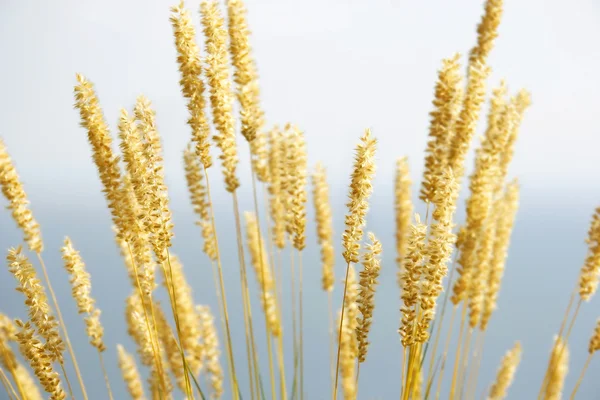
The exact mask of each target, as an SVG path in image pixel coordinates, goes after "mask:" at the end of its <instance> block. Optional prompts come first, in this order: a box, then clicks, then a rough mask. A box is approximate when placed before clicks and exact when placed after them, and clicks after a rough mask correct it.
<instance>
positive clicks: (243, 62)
mask: <svg viewBox="0 0 600 400" xmlns="http://www.w3.org/2000/svg"><path fill="white" fill-rule="evenodd" d="M227 16H228V23H229V50H230V53H231V63H232V64H233V66H234V75H233V77H234V80H235V83H236V84H237V93H236V94H237V99H238V102H239V103H240V117H241V122H242V135H243V136H244V137H245V138H246V140H247V141H248V142H250V143H251V144H252V143H253V142H254V141H255V139H256V138H257V135H260V134H261V128H262V125H263V124H264V121H263V115H264V112H263V111H262V110H261V107H260V88H259V85H258V73H257V71H256V64H255V62H254V60H253V59H252V48H251V46H250V30H249V29H248V21H247V17H246V7H244V3H243V2H242V0H228V1H227ZM252 153H253V154H256V155H258V153H256V152H255V151H253V152H252ZM259 176H260V174H259Z"/></svg>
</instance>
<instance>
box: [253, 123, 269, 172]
mask: <svg viewBox="0 0 600 400" xmlns="http://www.w3.org/2000/svg"><path fill="white" fill-rule="evenodd" d="M250 152H251V154H252V157H251V160H250V161H251V162H252V168H253V170H254V173H255V174H256V177H257V178H258V180H259V181H261V182H265V183H266V182H269V181H270V180H271V175H270V174H269V150H268V148H267V132H265V131H263V130H261V131H259V132H258V133H257V134H256V137H255V138H254V140H252V141H251V142H250Z"/></svg>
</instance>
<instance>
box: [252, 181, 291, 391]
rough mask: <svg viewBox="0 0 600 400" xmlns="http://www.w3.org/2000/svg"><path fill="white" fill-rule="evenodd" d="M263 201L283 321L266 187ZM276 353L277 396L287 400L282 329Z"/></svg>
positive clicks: (279, 312)
mask: <svg viewBox="0 0 600 400" xmlns="http://www.w3.org/2000/svg"><path fill="white" fill-rule="evenodd" d="M263 200H264V206H265V215H266V217H265V220H266V225H267V232H269V234H268V235H267V237H268V238H269V240H268V243H269V259H270V262H271V265H272V266H273V268H272V269H273V286H274V290H273V292H274V293H275V303H276V304H277V312H278V314H279V320H280V321H283V318H282V305H281V293H280V291H279V288H280V286H279V285H280V284H281V283H280V280H281V275H280V274H278V271H277V264H276V263H275V251H274V247H275V246H274V244H273V235H271V234H270V232H271V224H270V223H269V217H268V215H269V211H268V206H269V203H268V197H267V189H266V186H265V185H263ZM257 219H258V215H257ZM276 351H277V364H278V368H279V392H280V394H279V396H280V397H281V399H282V400H286V399H287V389H286V385H285V366H284V355H283V354H284V353H283V329H282V330H281V333H280V334H279V336H278V337H277V346H276Z"/></svg>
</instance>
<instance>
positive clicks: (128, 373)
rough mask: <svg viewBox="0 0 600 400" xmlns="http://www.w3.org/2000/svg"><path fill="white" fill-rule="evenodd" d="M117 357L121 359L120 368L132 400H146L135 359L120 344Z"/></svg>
mask: <svg viewBox="0 0 600 400" xmlns="http://www.w3.org/2000/svg"><path fill="white" fill-rule="evenodd" d="M117 355H118V357H119V368H120V369H121V374H122V375H123V380H124V381H125V385H126V386H127V392H128V393H129V395H130V396H131V398H132V400H146V396H145V395H144V385H143V383H142V377H141V376H140V372H139V370H138V367H137V365H136V363H135V358H134V357H133V356H132V355H131V354H129V353H128V352H127V351H126V350H125V349H124V348H123V346H121V345H120V344H118V345H117Z"/></svg>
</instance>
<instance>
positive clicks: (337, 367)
mask: <svg viewBox="0 0 600 400" xmlns="http://www.w3.org/2000/svg"><path fill="white" fill-rule="evenodd" d="M349 272H350V263H348V265H347V266H346V278H345V279H344V295H343V297H342V315H341V317H340V329H339V332H338V345H337V358H336V361H335V386H334V387H333V400H336V399H337V387H338V376H339V369H340V348H341V346H340V345H341V342H342V324H343V323H344V308H346V289H348V273H349Z"/></svg>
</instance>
